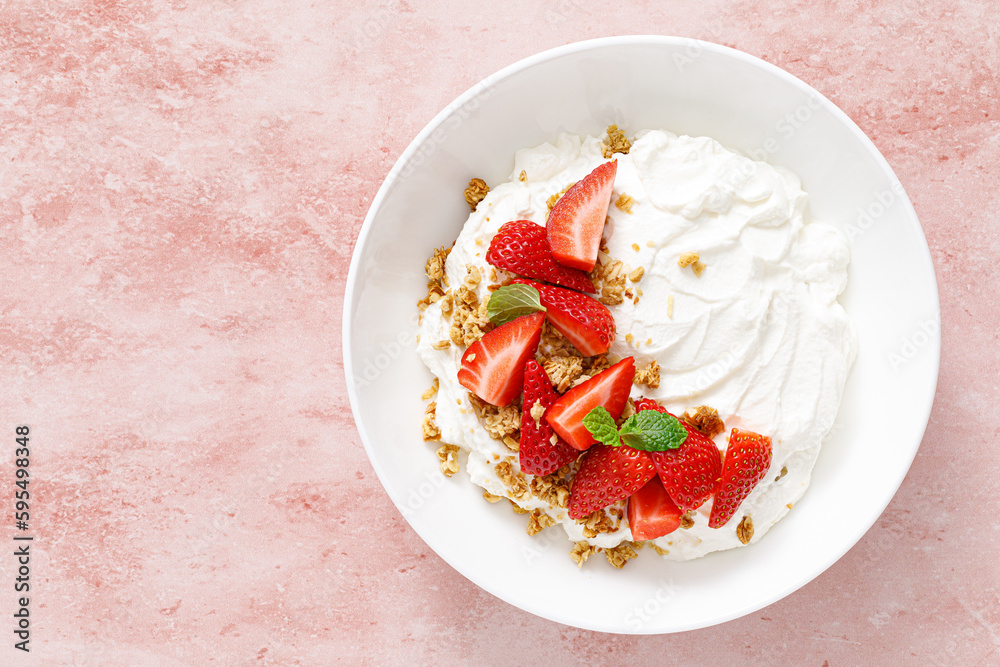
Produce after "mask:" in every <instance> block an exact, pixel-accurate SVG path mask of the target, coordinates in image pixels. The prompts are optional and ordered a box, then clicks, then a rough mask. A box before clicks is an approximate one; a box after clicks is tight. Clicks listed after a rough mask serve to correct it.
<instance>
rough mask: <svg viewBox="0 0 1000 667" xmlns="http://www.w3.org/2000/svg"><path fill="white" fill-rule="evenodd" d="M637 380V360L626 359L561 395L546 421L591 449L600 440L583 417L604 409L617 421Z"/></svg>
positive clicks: (578, 445) (580, 446)
mask: <svg viewBox="0 0 1000 667" xmlns="http://www.w3.org/2000/svg"><path fill="white" fill-rule="evenodd" d="M634 377H635V360H634V359H632V357H625V358H624V359H622V360H621V361H619V362H618V363H617V364H615V365H614V366H612V367H611V368H608V369H606V370H603V371H601V372H600V373H598V374H597V375H595V376H594V377H592V378H590V379H589V380H587V381H586V382H584V383H582V384H578V385H577V386H575V387H573V388H571V389H570V390H569V391H567V392H566V393H565V394H563V395H562V396H560V397H559V400H557V401H556V402H555V403H554V404H553V405H552V407H551V408H549V409H548V410H547V411H546V412H545V419H546V420H548V422H549V424H551V425H552V428H554V429H555V431H556V433H558V434H559V435H561V436H562V437H563V439H564V440H566V442H568V443H569V444H570V445H571V446H573V447H575V448H576V449H579V450H584V449H587V448H588V447H590V446H591V445H593V444H594V443H595V442H597V440H595V439H594V436H592V435H591V434H590V431H588V430H587V427H586V426H584V425H583V418H584V417H586V416H587V414H588V413H589V412H590V411H591V410H593V409H594V408H596V407H597V406H603V407H604V408H605V409H606V410H607V411H608V412H610V413H611V418H612V419H614V420H615V421H617V420H618V418H619V417H621V415H622V411H623V410H624V409H625V403H626V402H627V401H628V395H629V391H631V389H632V379H633V378H634Z"/></svg>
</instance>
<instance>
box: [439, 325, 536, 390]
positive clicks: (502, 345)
mask: <svg viewBox="0 0 1000 667" xmlns="http://www.w3.org/2000/svg"><path fill="white" fill-rule="evenodd" d="M544 321H545V313H532V314H531V315H524V316H522V317H518V318H517V319H515V320H511V321H510V322H508V323H507V324H504V325H503V326H499V327H497V328H496V329H494V330H493V331H490V332H488V333H487V334H486V335H484V336H483V337H482V338H480V339H479V340H478V341H476V342H475V343H473V344H472V345H470V346H469V349H467V350H466V351H465V354H463V355H462V367H461V368H460V369H459V370H458V381H459V383H460V384H461V385H462V386H463V387H465V388H466V389H468V390H469V391H471V392H472V393H473V394H475V395H476V396H478V397H479V398H481V399H483V400H484V401H486V402H487V403H491V404H493V405H499V406H504V405H509V404H510V402H511V401H513V400H514V399H515V398H517V395H518V394H519V393H521V385H522V384H523V382H524V364H525V362H526V361H527V360H528V359H530V358H531V357H532V356H534V354H535V349H536V348H537V347H538V341H539V340H540V339H541V337H542V322H544Z"/></svg>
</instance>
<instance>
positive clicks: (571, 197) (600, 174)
mask: <svg viewBox="0 0 1000 667" xmlns="http://www.w3.org/2000/svg"><path fill="white" fill-rule="evenodd" d="M617 171H618V163H617V162H615V161H611V162H605V163H604V164H602V165H601V166H599V167H597V169H594V171H592V172H590V173H589V174H587V175H586V176H584V177H583V179H582V180H580V181H578V182H577V183H576V184H575V185H574V186H573V187H571V188H570V189H569V190H567V191H566V194H564V195H563V196H562V197H560V198H559V201H557V202H556V205H555V206H553V207H552V210H551V211H550V212H549V219H548V222H547V223H546V224H545V228H546V231H547V232H548V238H549V247H550V248H551V249H552V256H553V257H555V258H556V261H557V262H559V263H560V264H563V265H564V266H571V267H573V268H574V269H581V270H583V271H590V270H592V269H593V268H594V264H596V263H597V252H598V250H599V249H600V247H601V235H602V234H603V233H604V221H605V219H606V218H607V217H608V206H609V205H610V204H611V190H612V188H613V187H614V184H615V174H616V172H617Z"/></svg>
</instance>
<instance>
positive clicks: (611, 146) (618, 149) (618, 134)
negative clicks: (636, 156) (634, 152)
mask: <svg viewBox="0 0 1000 667" xmlns="http://www.w3.org/2000/svg"><path fill="white" fill-rule="evenodd" d="M607 132H608V140H607V141H606V142H604V143H603V144H601V149H602V153H603V154H604V157H606V158H609V157H611V156H612V155H614V154H615V153H628V152H629V150H631V149H632V144H631V143H630V142H629V140H628V137H626V136H625V133H624V132H622V131H621V130H619V129H618V126H617V125H608V130H607Z"/></svg>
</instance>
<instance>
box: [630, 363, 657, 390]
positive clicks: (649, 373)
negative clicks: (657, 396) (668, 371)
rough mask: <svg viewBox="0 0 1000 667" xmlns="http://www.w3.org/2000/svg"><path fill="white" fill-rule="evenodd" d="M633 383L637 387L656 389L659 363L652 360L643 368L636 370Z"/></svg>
mask: <svg viewBox="0 0 1000 667" xmlns="http://www.w3.org/2000/svg"><path fill="white" fill-rule="evenodd" d="M633 383H634V384H635V386H637V387H649V388H650V389H656V388H658V387H659V386H660V363H659V362H658V361H656V360H655V359H654V360H653V361H651V362H649V364H648V365H647V366H646V367H645V368H637V369H636V370H635V379H634V380H633Z"/></svg>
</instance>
